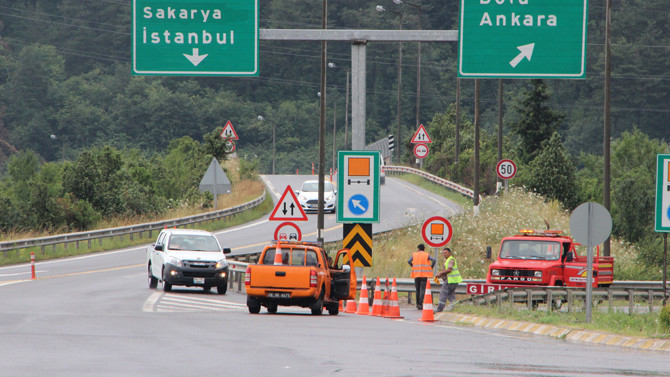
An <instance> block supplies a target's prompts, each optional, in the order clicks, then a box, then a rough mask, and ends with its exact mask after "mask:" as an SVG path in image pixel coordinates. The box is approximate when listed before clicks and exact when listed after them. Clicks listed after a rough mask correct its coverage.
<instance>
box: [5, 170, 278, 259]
mask: <svg viewBox="0 0 670 377" xmlns="http://www.w3.org/2000/svg"><path fill="white" fill-rule="evenodd" d="M245 187H246V188H247V189H248V187H247V186H245ZM259 187H261V189H264V188H263V184H262V183H260V186H259ZM255 191H256V193H255V194H252V196H253V197H258V196H259V195H261V193H262V191H259V190H255ZM248 195H249V194H246V195H245V196H244V198H245V199H244V201H248V200H249V199H247V198H246V197H247V196H248ZM241 203H242V202H240V203H236V204H234V205H238V204H241ZM234 205H231V206H234ZM219 207H221V206H219ZM272 208H273V202H272V196H271V195H266V196H265V201H263V203H261V205H259V206H258V207H256V208H253V209H250V210H248V211H245V212H242V213H240V214H238V215H235V216H232V217H229V218H227V219H225V220H223V219H222V220H213V221H207V222H204V223H199V224H195V225H193V226H192V227H193V228H198V229H204V230H209V231H216V230H221V229H226V228H230V227H233V226H237V225H241V224H244V223H247V222H249V221H252V220H256V219H259V218H261V217H263V216H264V215H266V214H268V213H269V212H270V211H272ZM189 214H192V213H189ZM180 216H188V215H187V214H180V215H179V216H175V215H174V214H173V216H172V217H168V218H175V217H180ZM166 219H167V218H166ZM152 221H156V220H152ZM116 226H123V225H116ZM157 236H158V232H157V231H156V232H143V233H137V234H133V235H132V236H130V235H125V236H119V237H115V238H111V237H109V238H101V239H99V240H91V241H81V242H71V243H69V244H58V245H54V246H53V247H52V246H48V247H45V248H44V249H42V248H41V247H33V248H25V249H17V250H10V251H7V252H5V253H4V254H2V257H1V258H0V265H3V266H4V265H13V264H20V263H28V262H30V253H35V258H36V259H37V260H38V261H39V260H49V259H56V258H63V257H72V256H77V255H84V254H91V253H98V252H102V251H108V250H116V249H122V248H126V247H132V246H138V245H145V244H149V243H152V242H154V241H155V238H156V237H157Z"/></svg>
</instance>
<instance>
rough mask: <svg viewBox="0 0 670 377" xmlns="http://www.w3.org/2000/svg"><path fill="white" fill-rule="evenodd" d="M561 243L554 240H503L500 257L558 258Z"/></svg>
mask: <svg viewBox="0 0 670 377" xmlns="http://www.w3.org/2000/svg"><path fill="white" fill-rule="evenodd" d="M560 257H561V243H560V242H556V241H537V240H505V241H503V244H502V247H501V248H500V258H501V259H539V260H558V259H559V258H560Z"/></svg>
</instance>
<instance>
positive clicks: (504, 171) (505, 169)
mask: <svg viewBox="0 0 670 377" xmlns="http://www.w3.org/2000/svg"><path fill="white" fill-rule="evenodd" d="M496 173H498V177H500V178H501V179H511V178H513V177H514V175H516V164H515V163H514V161H512V160H500V161H499V162H498V165H497V166H496Z"/></svg>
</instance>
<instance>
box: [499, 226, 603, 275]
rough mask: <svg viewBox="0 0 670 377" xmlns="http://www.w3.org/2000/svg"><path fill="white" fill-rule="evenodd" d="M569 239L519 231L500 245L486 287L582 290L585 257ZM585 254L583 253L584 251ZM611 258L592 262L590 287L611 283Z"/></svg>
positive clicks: (555, 233)
mask: <svg viewBox="0 0 670 377" xmlns="http://www.w3.org/2000/svg"><path fill="white" fill-rule="evenodd" d="M576 246H580V247H581V245H579V244H577V243H575V242H574V241H573V240H572V238H570V237H568V236H565V235H563V234H562V232H561V231H556V230H546V231H535V230H521V231H520V232H519V234H517V235H514V236H510V237H505V238H503V239H502V241H501V243H500V249H499V252H498V258H497V260H496V261H495V262H493V263H491V265H490V266H489V271H488V274H487V276H486V282H487V283H488V284H505V285H517V286H559V287H560V286H568V287H585V286H586V276H587V268H586V266H587V257H586V256H580V255H578V254H577V247H576ZM584 251H586V250H584ZM613 271H614V259H613V258H612V257H601V256H599V255H596V256H595V257H594V259H593V282H592V284H593V285H592V286H593V287H599V286H609V285H610V284H612V281H613Z"/></svg>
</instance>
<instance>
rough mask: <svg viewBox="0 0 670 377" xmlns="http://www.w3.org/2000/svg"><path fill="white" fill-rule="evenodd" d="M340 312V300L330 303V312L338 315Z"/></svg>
mask: <svg viewBox="0 0 670 377" xmlns="http://www.w3.org/2000/svg"><path fill="white" fill-rule="evenodd" d="M339 312H340V305H339V303H338V302H336V303H334V304H329V305H328V314H330V315H337V314H338V313H339Z"/></svg>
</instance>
